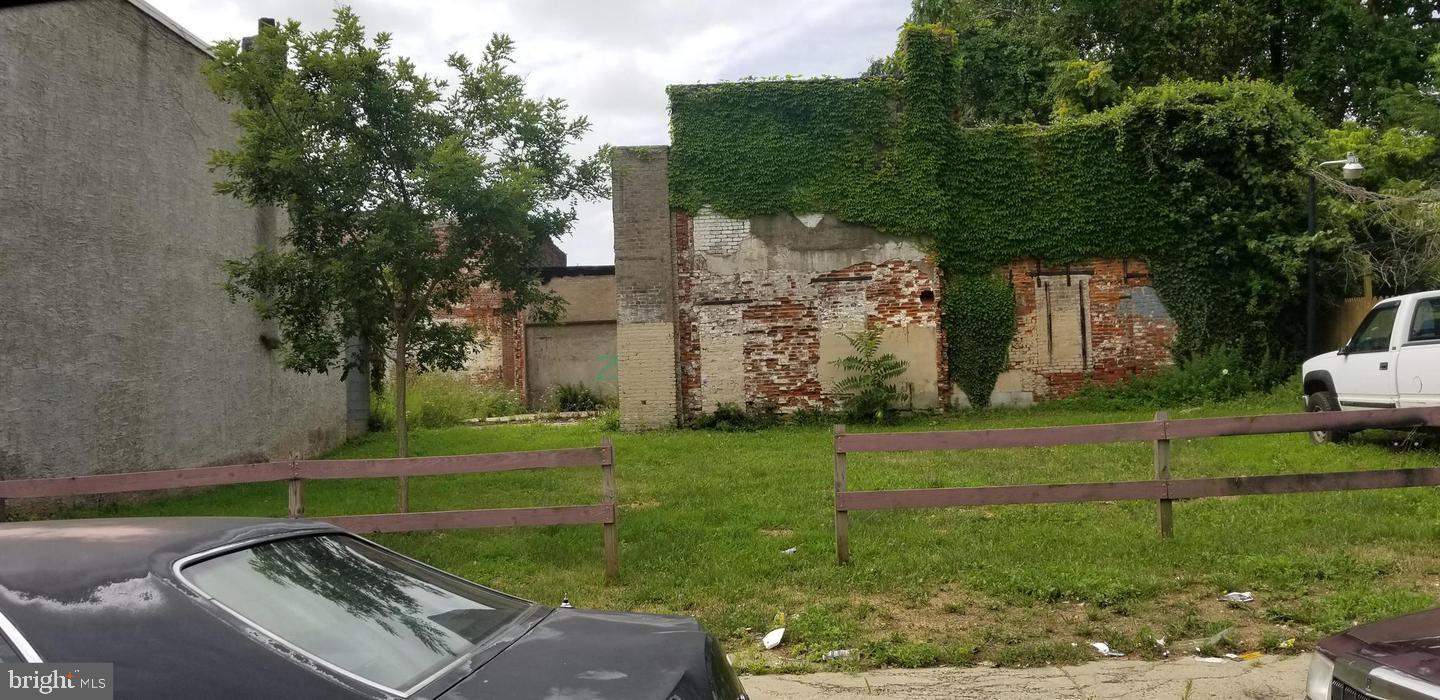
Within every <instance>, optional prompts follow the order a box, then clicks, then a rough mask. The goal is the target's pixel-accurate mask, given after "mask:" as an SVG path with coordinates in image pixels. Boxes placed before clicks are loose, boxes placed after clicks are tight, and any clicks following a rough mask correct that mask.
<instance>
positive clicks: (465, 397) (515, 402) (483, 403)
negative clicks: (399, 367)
mask: <svg viewBox="0 0 1440 700" xmlns="http://www.w3.org/2000/svg"><path fill="white" fill-rule="evenodd" d="M406 389H407V393H408V395H409V400H408V401H407V402H406V410H407V411H408V412H409V413H408V418H409V423H410V424H411V425H414V426H415V427H417V428H445V427H449V426H452V425H460V424H461V423H463V422H465V421H467V420H470V419H471V418H490V417H492V416H511V415H515V414H517V413H521V412H522V411H523V410H524V408H525V406H524V403H523V402H522V401H521V400H520V397H519V395H517V394H516V393H515V392H513V391H508V390H505V389H500V388H497V387H493V386H487V385H484V384H477V383H476V382H475V381H473V380H471V379H470V378H468V377H465V376H463V375H458V374H443V373H432V374H421V375H418V376H417V375H411V377H410V381H409V385H408V386H407V387H406ZM393 391H394V387H393V382H392V385H391V386H389V387H388V388H387V390H386V391H383V392H372V393H371V395H370V428H371V430H383V431H392V430H394V429H395V402H394V401H393V400H392V398H391V396H392V394H393Z"/></svg>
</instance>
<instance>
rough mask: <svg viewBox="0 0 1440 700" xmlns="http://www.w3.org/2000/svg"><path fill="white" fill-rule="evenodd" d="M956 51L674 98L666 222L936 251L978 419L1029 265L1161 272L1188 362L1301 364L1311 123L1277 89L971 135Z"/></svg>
mask: <svg viewBox="0 0 1440 700" xmlns="http://www.w3.org/2000/svg"><path fill="white" fill-rule="evenodd" d="M955 42H956V39H955V36H954V33H953V32H950V31H948V30H946V29H943V28H940V27H936V26H915V25H911V26H907V27H906V28H905V30H904V31H903V32H902V35H901V42H900V48H899V50H898V51H897V54H896V56H895V60H894V71H893V72H892V73H881V74H879V75H876V76H872V77H867V78H862V79H859V80H815V81H772V82H741V83H732V84H722V85H697V86H675V87H672V88H671V89H670V98H671V113H672V127H673V139H672V141H673V145H672V149H671V160H670V190H671V201H672V204H674V205H675V206H677V207H679V208H682V209H687V210H692V211H693V210H696V209H698V208H700V207H703V206H710V207H712V208H714V209H715V210H717V211H719V212H721V213H724V214H728V215H732V216H749V215H754V214H765V213H779V212H786V211H792V212H804V211H825V212H830V213H833V214H835V215H836V216H838V217H839V218H841V219H843V220H846V221H851V222H855V223H859V224H864V225H868V226H872V227H874V228H876V229H879V230H881V231H886V232H889V233H892V234H897V235H903V236H910V237H914V238H919V239H923V240H925V241H926V242H927V243H928V244H929V245H930V246H931V247H932V248H933V250H934V251H935V253H936V257H937V259H938V262H939V264H940V267H941V268H942V270H943V271H944V273H945V276H946V278H947V280H949V281H948V283H947V285H948V288H947V292H949V293H948V294H947V299H946V302H945V309H944V310H945V311H946V312H947V313H945V314H944V318H943V323H944V324H945V327H946V330H947V337H948V338H949V339H950V342H951V343H952V346H951V348H950V352H949V355H950V358H951V363H950V364H951V367H950V369H951V372H952V374H953V376H955V377H956V378H957V380H959V381H962V382H963V383H964V385H965V386H966V391H967V394H969V395H970V397H971V399H972V400H977V398H978V401H979V402H983V401H984V400H985V399H986V398H988V393H986V392H985V391H984V389H985V387H986V386H993V382H994V380H995V377H996V376H997V375H998V373H999V372H1000V371H1001V370H1002V369H1003V367H1004V353H1005V349H1006V346H1007V345H1008V343H1009V337H1010V335H1012V334H1013V328H1014V310H1013V300H1012V301H1010V302H1008V303H1007V302H1006V301H1005V300H1004V298H1003V296H1004V295H1003V294H1001V293H1000V288H999V284H1000V283H999V282H997V281H996V280H994V279H993V278H992V274H993V271H994V270H995V268H996V267H998V266H1000V265H1004V264H1008V263H1011V262H1013V261H1016V260H1021V259H1028V258H1034V259H1037V260H1039V261H1042V262H1043V263H1045V264H1047V265H1052V266H1058V265H1063V264H1066V263H1070V262H1075V261H1078V260H1082V259H1086V258H1122V257H1134V258H1139V259H1142V260H1145V261H1147V262H1149V263H1150V267H1151V270H1152V273H1153V275H1154V279H1155V285H1156V289H1157V291H1158V292H1159V293H1160V295H1161V298H1162V300H1163V301H1164V302H1165V304H1166V307H1167V308H1168V309H1169V310H1170V312H1171V314H1172V316H1173V317H1174V318H1175V320H1176V323H1177V325H1178V326H1179V331H1180V333H1179V339H1178V347H1177V354H1178V355H1180V356H1181V357H1185V356H1188V355H1189V354H1192V353H1194V352H1196V351H1198V350H1200V349H1204V348H1209V347H1214V346H1216V345H1233V346H1236V347H1238V348H1241V349H1242V350H1244V351H1245V352H1250V353H1254V354H1257V355H1260V354H1265V353H1270V354H1273V355H1277V356H1279V355H1285V354H1289V355H1293V354H1294V352H1295V350H1296V348H1297V347H1298V339H1299V336H1300V334H1301V333H1300V331H1301V329H1302V322H1303V317H1304V315H1303V313H1300V304H1299V300H1301V299H1303V295H1302V294H1300V293H1299V292H1300V284H1299V279H1300V278H1299V276H1300V274H1301V272H1302V271H1303V262H1304V259H1305V255H1306V253H1307V251H1308V250H1309V246H1310V242H1309V241H1308V240H1306V239H1305V238H1304V236H1303V221H1304V217H1303V209H1302V205H1303V202H1304V190H1303V182H1304V181H1303V178H1301V177H1300V166H1301V163H1302V161H1304V159H1305V158H1306V155H1305V151H1306V147H1307V146H1308V144H1309V143H1310V142H1311V140H1312V139H1313V138H1314V136H1315V135H1316V134H1317V133H1318V131H1319V123H1318V121H1317V120H1316V119H1315V117H1314V116H1313V114H1312V113H1311V112H1310V111H1309V110H1307V109H1306V108H1305V107H1303V106H1302V105H1301V104H1299V103H1298V102H1296V101H1295V99H1294V98H1293V97H1292V96H1291V95H1290V94H1289V93H1288V92H1287V91H1286V90H1284V89H1282V88H1278V87H1276V86H1274V85H1271V84H1269V83H1265V82H1247V81H1231V82H1225V83H1205V82H1164V83H1161V84H1159V85H1156V86H1154V87H1149V88H1145V89H1141V90H1138V91H1136V92H1135V93H1133V94H1131V95H1130V96H1129V97H1128V98H1127V99H1126V100H1125V101H1123V102H1121V103H1120V104H1118V105H1116V106H1113V107H1111V108H1109V109H1105V110H1103V111H1098V112H1090V113H1083V114H1078V116H1074V117H1073V118H1066V119H1063V120H1060V121H1058V122H1056V123H1055V124H1053V125H1052V126H1050V127H1048V128H1043V129H1042V128H1041V127H1038V126H1035V125H1028V126H1026V125H1020V126H999V127H991V128H979V129H969V128H963V127H961V126H960V125H959V124H957V123H956V121H955V119H954V115H955V114H956V111H957V109H959V105H958V104H957V101H956V100H957V97H956V96H957V94H958V93H957V88H956V81H957V76H956V73H955V70H956V63H955V52H956V43H955ZM1076 99H1079V98H1078V97H1077V98H1076ZM1073 111H1075V112H1081V111H1083V110H1073ZM735 154H744V156H745V157H744V158H736V157H735ZM1007 330H1008V331H1009V332H1005V331H1007Z"/></svg>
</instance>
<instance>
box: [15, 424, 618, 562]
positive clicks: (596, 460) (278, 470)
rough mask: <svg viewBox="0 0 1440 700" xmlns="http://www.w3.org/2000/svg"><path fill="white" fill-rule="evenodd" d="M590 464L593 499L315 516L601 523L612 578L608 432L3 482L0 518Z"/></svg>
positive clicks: (383, 523) (400, 527) (419, 526)
mask: <svg viewBox="0 0 1440 700" xmlns="http://www.w3.org/2000/svg"><path fill="white" fill-rule="evenodd" d="M594 466H598V467H600V475H601V498H600V502H599V503H596V504H590V505H576V506H542V507H532V508H489V509H473V510H449V511H438V512H418V513H417V512H409V513H378V514H372V515H336V516H323V517H319V518H313V519H314V520H320V521H324V522H328V523H332V524H334V525H337V526H339V527H343V528H345V529H347V530H350V531H352V532H358V533H369V532H409V531H413V530H459V529H470V528H482V527H512V526H521V525H585V524H599V525H601V526H603V531H604V551H605V577H606V579H607V580H609V581H612V582H613V581H615V580H617V579H618V578H619V575H620V542H619V538H618V536H617V533H616V531H615V521H616V518H615V450H614V447H613V446H612V445H611V443H610V438H609V437H602V438H600V446H599V447H577V448H571V449H561V450H538V451H531V452H494V453H488V454H469V455H455V456H449V457H409V458H404V459H333V460H332V459H319V460H315V459H304V460H302V459H292V460H289V461H279V462H261V463H258V464H237V465H230V466H223V467H199V468H193V469H168V470H164V471H151V472H131V473H127V474H98V475H94V476H73V477H58V478H49V479H22V480H14V481H0V521H3V520H4V519H5V510H4V509H5V501H6V499H22V498H64V497H72V496H92V495H99V494H114V493H129V492H137V491H161V490H166V489H178V488H191V487H197V486H224V485H228V484H253V483H262V482H275V481H284V482H287V483H288V484H289V489H288V493H289V508H288V510H289V515H290V517H291V518H303V517H305V482H306V481H308V480H321V479H368V478H376V477H399V476H406V477H409V476H430V475H435V474H479V473H490V472H505V471H516V470H529V469H554V468H564V467H594Z"/></svg>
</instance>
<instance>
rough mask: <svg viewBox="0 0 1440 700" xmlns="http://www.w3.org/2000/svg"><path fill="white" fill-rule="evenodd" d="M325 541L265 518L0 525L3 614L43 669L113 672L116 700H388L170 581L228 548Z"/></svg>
mask: <svg viewBox="0 0 1440 700" xmlns="http://www.w3.org/2000/svg"><path fill="white" fill-rule="evenodd" d="M325 532H341V530H339V529H338V528H335V527H334V526H331V525H327V524H324V523H313V522H306V521H286V520H265V519H259V518H124V519H113V520H104V519H97V520H69V521H47V522H31V523H6V524H0V614H3V615H4V616H5V617H6V618H8V619H9V620H10V622H11V623H12V624H13V625H14V626H15V628H16V629H18V630H19V632H20V634H21V635H22V636H23V637H24V638H25V640H26V641H27V642H28V643H29V644H30V645H31V646H32V647H34V649H35V650H36V651H37V652H38V653H39V655H40V656H41V657H42V658H43V659H44V660H45V661H59V662H87V661H90V662H94V661H99V662H111V663H114V664H115V684H116V687H115V697H117V698H127V697H144V698H161V697H196V696H205V697H215V698H230V697H235V698H240V697H267V696H268V697H307V698H354V697H366V696H369V697H379V696H382V695H383V694H379V693H376V692H374V691H369V690H366V689H363V688H357V687H356V686H355V684H353V683H350V682H347V681H345V680H344V679H340V678H336V677H333V676H330V675H329V674H327V673H326V672H324V671H322V670H320V669H317V668H315V667H314V666H313V665H311V664H307V663H306V662H304V661H303V660H301V659H298V658H296V657H295V656H294V655H292V653H291V652H289V651H288V650H285V649H283V648H280V647H278V646H277V645H274V644H270V643H266V642H264V641H260V640H259V639H258V637H257V635H255V634H254V633H252V632H250V631H249V630H248V629H247V628H245V627H244V626H243V625H242V624H241V623H239V622H238V621H236V620H235V619H234V618H233V617H231V616H229V615H227V614H225V613H223V612H221V611H219V610H217V609H216V608H215V607H214V606H213V605H212V604H209V603H206V602H204V601H203V600H202V599H201V597H200V596H199V595H197V594H196V593H195V592H193V591H191V590H190V589H189V588H188V587H186V586H185V585H184V584H183V583H182V582H180V581H179V580H177V578H176V576H175V575H174V572H173V567H174V565H175V562H176V561H178V560H179V559H181V558H183V557H186V556H189V555H192V554H199V553H202V552H206V551H209V550H211V549H215V548H219V547H224V546H226V545H233V544H238V543H241V542H245V541H249V540H257V539H270V538H276V537H286V536H292V535H303V534H312V533H325ZM177 660H183V662H178V661H177Z"/></svg>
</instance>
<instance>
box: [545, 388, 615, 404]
mask: <svg viewBox="0 0 1440 700" xmlns="http://www.w3.org/2000/svg"><path fill="white" fill-rule="evenodd" d="M607 405H609V401H608V400H607V399H606V398H605V397H604V396H601V395H600V394H598V393H596V392H595V390H594V389H591V388H590V387H588V386H585V385H584V384H555V385H553V386H551V387H550V388H549V389H547V390H546V391H545V410H547V411H598V410H600V409H602V408H605V407H606V406H607Z"/></svg>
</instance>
